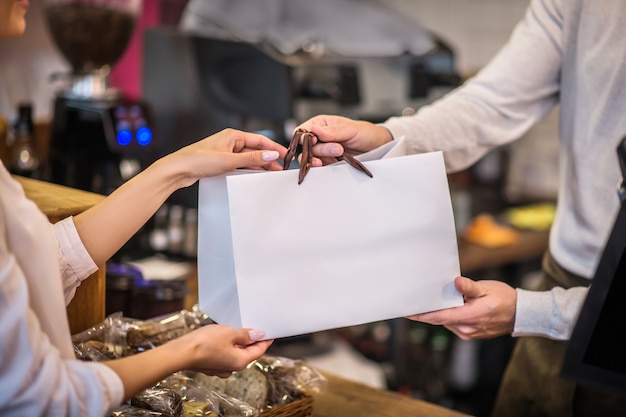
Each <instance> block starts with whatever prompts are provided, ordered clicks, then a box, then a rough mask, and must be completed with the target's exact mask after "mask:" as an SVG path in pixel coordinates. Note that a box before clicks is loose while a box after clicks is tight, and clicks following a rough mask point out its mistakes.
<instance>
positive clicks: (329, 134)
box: [298, 115, 393, 166]
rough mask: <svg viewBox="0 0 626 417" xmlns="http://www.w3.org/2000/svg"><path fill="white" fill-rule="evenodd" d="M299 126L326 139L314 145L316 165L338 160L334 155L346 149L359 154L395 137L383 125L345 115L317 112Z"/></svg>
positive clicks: (346, 151)
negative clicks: (319, 113) (317, 114)
mask: <svg viewBox="0 0 626 417" xmlns="http://www.w3.org/2000/svg"><path fill="white" fill-rule="evenodd" d="M298 127H299V128H300V129H305V130H308V131H310V132H313V133H315V135H316V136H317V138H319V140H320V141H322V142H324V143H316V144H315V143H314V145H313V155H314V156H316V158H314V159H313V166H321V165H322V164H324V165H325V164H329V163H333V162H337V160H336V159H335V158H334V157H336V156H341V155H343V154H344V152H345V153H347V154H349V155H358V154H360V153H363V152H367V151H370V150H372V149H374V148H377V147H379V146H381V145H384V144H385V143H387V142H390V141H391V140H393V137H392V136H391V133H390V132H389V131H388V130H387V129H386V128H384V127H382V126H378V125H375V124H373V123H370V122H366V121H360V120H352V119H348V118H346V117H341V116H328V115H320V116H315V117H313V118H311V119H309V120H307V121H306V122H304V123H302V124H301V125H300V126H298Z"/></svg>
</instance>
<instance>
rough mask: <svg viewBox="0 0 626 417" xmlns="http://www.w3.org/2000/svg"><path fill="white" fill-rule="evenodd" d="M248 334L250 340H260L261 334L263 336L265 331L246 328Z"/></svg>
mask: <svg viewBox="0 0 626 417" xmlns="http://www.w3.org/2000/svg"><path fill="white" fill-rule="evenodd" d="M248 334H249V335H250V340H254V341H257V340H261V339H263V336H265V332H264V331H262V330H248Z"/></svg>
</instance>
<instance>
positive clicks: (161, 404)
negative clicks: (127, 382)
mask: <svg viewBox="0 0 626 417" xmlns="http://www.w3.org/2000/svg"><path fill="white" fill-rule="evenodd" d="M130 404H131V405H132V406H135V407H139V408H145V409H146V410H150V411H156V412H158V413H161V414H162V415H163V416H165V417H180V416H181V415H182V413H183V399H182V397H181V396H180V395H178V393H177V392H176V391H174V390H172V389H170V388H164V387H152V388H148V389H146V390H143V391H141V392H140V393H139V394H137V395H135V396H134V397H133V398H131V400H130Z"/></svg>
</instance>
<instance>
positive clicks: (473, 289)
mask: <svg viewBox="0 0 626 417" xmlns="http://www.w3.org/2000/svg"><path fill="white" fill-rule="evenodd" d="M454 286H455V287H456V289H457V290H458V291H459V292H460V293H461V294H463V296H464V297H465V298H478V297H483V296H485V295H487V291H486V290H485V289H484V288H482V286H481V285H480V284H479V283H477V282H476V281H473V280H471V279H469V278H465V277H456V279H455V280H454Z"/></svg>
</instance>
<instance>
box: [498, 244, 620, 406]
mask: <svg viewBox="0 0 626 417" xmlns="http://www.w3.org/2000/svg"><path fill="white" fill-rule="evenodd" d="M542 272H543V274H542V281H541V284H540V287H539V288H538V290H539V291H549V290H550V289H552V288H554V287H562V288H572V287H587V286H589V284H590V283H591V282H590V280H588V279H586V278H583V277H580V276H577V275H574V274H572V273H570V272H568V271H566V270H565V269H563V268H562V267H561V266H559V265H558V264H557V262H556V261H555V260H554V258H553V257H552V255H551V254H550V252H546V254H545V256H544V257H543V262H542ZM566 344H567V342H566V341H557V340H552V339H548V338H545V337H534V336H527V337H520V338H519V339H518V340H517V342H516V344H515V348H514V350H513V353H512V356H511V360H510V361H509V364H508V366H507V369H506V371H505V373H504V376H503V378H502V382H501V383H500V389H499V392H498V397H497V399H496V402H495V404H494V408H493V412H492V417H514V416H520V417H522V416H523V417H529V416H532V417H535V416H546V417H547V416H551V417H574V416H577V417H582V416H602V417H604V416H626V398H624V397H618V396H615V395H610V394H604V393H601V392H598V391H595V390H591V389H587V388H585V387H582V386H577V384H576V382H575V381H573V380H569V379H564V378H561V377H560V376H559V374H560V372H561V365H562V362H563V355H564V353H565V346H566ZM625 354H626V352H625Z"/></svg>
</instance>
